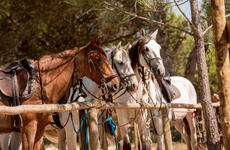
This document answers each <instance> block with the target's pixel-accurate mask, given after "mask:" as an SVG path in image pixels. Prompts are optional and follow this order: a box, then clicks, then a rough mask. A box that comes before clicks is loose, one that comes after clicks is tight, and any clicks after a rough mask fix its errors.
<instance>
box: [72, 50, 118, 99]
mask: <svg viewBox="0 0 230 150" xmlns="http://www.w3.org/2000/svg"><path fill="white" fill-rule="evenodd" d="M85 52H86V54H87V58H88V63H89V71H90V75H91V79H93V78H92V70H91V65H92V66H93V68H94V70H96V72H97V73H98V75H99V76H100V77H101V83H100V85H99V87H100V88H102V89H104V90H105V91H107V92H108V89H107V85H106V83H108V82H109V81H111V80H112V79H113V78H115V77H116V76H117V74H116V73H113V74H111V75H108V76H107V77H104V76H103V74H102V73H101V72H100V71H99V69H98V68H97V67H96V65H95V64H94V63H93V60H92V58H91V57H90V54H93V53H102V54H103V56H105V54H104V53H103V52H102V51H92V52H88V49H87V47H86V48H85ZM78 53H79V50H77V51H76V53H75V56H74V65H75V68H74V73H76V76H77V83H76V86H75V85H74V84H73V83H72V84H73V86H75V87H76V89H79V92H80V91H81V95H83V96H85V97H86V96H87V95H86V94H85V92H83V90H82V88H81V85H82V83H81V82H80V79H79V75H78V70H79V68H78V64H77V55H78ZM105 57H106V56H105ZM74 73H73V77H74Z"/></svg>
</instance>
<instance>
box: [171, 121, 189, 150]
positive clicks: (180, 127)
mask: <svg viewBox="0 0 230 150" xmlns="http://www.w3.org/2000/svg"><path fill="white" fill-rule="evenodd" d="M174 127H175V128H176V129H177V131H179V132H180V134H181V136H182V138H183V140H184V141H185V143H186V144H187V149H188V150H192V148H191V144H190V139H189V136H188V133H187V131H186V129H185V127H184V124H183V122H182V121H181V122H179V123H177V124H176V125H174Z"/></svg>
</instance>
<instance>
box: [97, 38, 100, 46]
mask: <svg viewBox="0 0 230 150" xmlns="http://www.w3.org/2000/svg"><path fill="white" fill-rule="evenodd" d="M97 45H98V46H101V37H100V36H99V39H98V40H97Z"/></svg>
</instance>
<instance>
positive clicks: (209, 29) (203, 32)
mask: <svg viewBox="0 0 230 150" xmlns="http://www.w3.org/2000/svg"><path fill="white" fill-rule="evenodd" d="M229 16H230V14H227V15H226V16H225V18H227V17H229ZM211 28H212V25H211V26H209V27H208V28H207V29H206V30H205V31H204V32H203V35H205V34H206V33H207V32H208V30H210V29H211Z"/></svg>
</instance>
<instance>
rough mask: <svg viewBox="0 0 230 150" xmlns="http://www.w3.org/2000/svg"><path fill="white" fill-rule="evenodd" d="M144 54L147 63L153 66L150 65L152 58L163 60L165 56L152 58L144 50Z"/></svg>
mask: <svg viewBox="0 0 230 150" xmlns="http://www.w3.org/2000/svg"><path fill="white" fill-rule="evenodd" d="M142 54H143V56H144V59H145V61H146V63H147V64H148V65H149V67H150V66H151V65H150V61H151V60H156V59H159V60H163V58H161V57H154V58H150V57H149V56H148V55H147V54H146V53H145V52H144V51H142Z"/></svg>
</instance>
